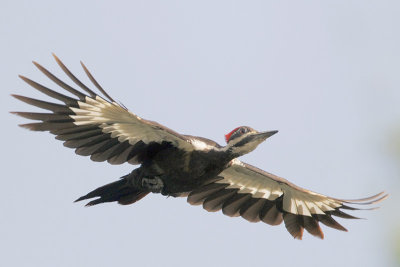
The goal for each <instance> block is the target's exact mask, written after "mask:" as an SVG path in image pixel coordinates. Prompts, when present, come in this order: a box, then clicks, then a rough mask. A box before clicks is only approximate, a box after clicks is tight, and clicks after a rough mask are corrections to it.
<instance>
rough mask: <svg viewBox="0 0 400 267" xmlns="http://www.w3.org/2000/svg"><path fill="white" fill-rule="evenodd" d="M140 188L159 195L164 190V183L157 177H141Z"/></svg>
mask: <svg viewBox="0 0 400 267" xmlns="http://www.w3.org/2000/svg"><path fill="white" fill-rule="evenodd" d="M141 180H142V181H141V183H142V187H144V188H146V189H148V190H149V191H151V192H153V193H161V191H162V189H163V188H164V182H163V181H162V180H161V178H160V177H158V176H153V177H142V179H141Z"/></svg>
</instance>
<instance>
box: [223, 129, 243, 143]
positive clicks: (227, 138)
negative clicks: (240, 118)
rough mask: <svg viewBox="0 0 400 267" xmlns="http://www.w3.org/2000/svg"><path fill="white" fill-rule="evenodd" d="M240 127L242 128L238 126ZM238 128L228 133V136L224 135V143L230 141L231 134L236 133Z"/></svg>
mask: <svg viewBox="0 0 400 267" xmlns="http://www.w3.org/2000/svg"><path fill="white" fill-rule="evenodd" d="M240 127H243V126H240ZM240 127H237V128H235V129H233V130H232V131H231V132H230V133H228V134H226V135H225V141H226V142H227V143H228V141H229V139H231V136H232V134H233V133H234V132H236V130H237V129H239V128H240Z"/></svg>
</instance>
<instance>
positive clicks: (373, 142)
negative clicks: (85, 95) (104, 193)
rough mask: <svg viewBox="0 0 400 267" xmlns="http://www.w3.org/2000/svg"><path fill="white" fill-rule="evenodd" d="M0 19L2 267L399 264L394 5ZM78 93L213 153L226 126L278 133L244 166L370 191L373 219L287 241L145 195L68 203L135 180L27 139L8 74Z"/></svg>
mask: <svg viewBox="0 0 400 267" xmlns="http://www.w3.org/2000/svg"><path fill="white" fill-rule="evenodd" d="M1 6H2V8H1V10H0V36H1V42H0V48H1V49H0V58H1V62H0V73H1V80H0V81H1V82H0V87H1V91H0V92H1V97H0V101H1V105H0V109H1V110H0V111H1V112H0V116H1V122H2V125H3V126H2V131H1V137H2V140H3V141H2V153H1V155H0V156H1V162H2V175H1V178H0V211H1V217H0V236H1V238H0V251H1V255H2V256H1V257H0V265H1V266H119V265H120V266H127V265H130V266H188V265H190V266H256V265H258V266H267V265H268V266H276V265H279V266H289V265H291V266H293V265H296V266H317V265H318V266H320V265H324V266H400V256H399V255H400V225H399V223H400V218H399V217H400V213H399V208H398V206H397V205H398V203H399V201H400V199H399V191H400V182H399V177H400V75H399V70H400V52H399V51H400V50H399V47H400V27H399V26H400V17H399V15H398V13H399V8H400V2H399V1H394V0H393V1H385V0H383V1H366V0H363V1H361V0H359V1H353V0H346V1H342V0H339V1H64V2H63V3H60V2H58V1H10V0H3V1H2V5H1ZM52 52H54V53H56V54H57V55H58V56H59V57H60V58H61V59H62V60H63V61H64V63H65V64H66V65H67V66H68V67H69V68H70V70H71V71H72V72H73V73H74V74H75V75H76V76H77V77H78V78H79V79H81V80H82V81H85V82H86V83H87V84H88V85H89V81H88V79H87V78H86V77H85V75H84V72H83V70H82V69H81V67H80V65H79V60H82V61H83V62H84V63H85V64H86V65H87V66H88V68H89V69H90V70H91V71H92V73H93V75H94V76H95V78H96V79H97V80H98V81H99V83H100V84H102V86H103V87H104V88H105V89H106V90H108V92H109V94H110V95H111V96H113V97H114V98H115V99H118V100H120V101H121V102H123V103H124V104H125V105H126V106H127V107H128V108H129V109H130V110H131V111H133V112H135V113H136V114H138V115H139V116H141V117H144V118H147V119H151V120H156V121H158V122H160V123H162V124H164V125H166V126H168V127H170V128H172V129H174V130H176V131H178V132H180V133H187V134H194V135H200V136H204V137H208V138H210V139H213V140H215V141H217V142H219V143H220V144H224V139H223V138H224V134H226V133H228V132H229V131H231V130H232V129H233V128H235V127H237V126H240V125H249V126H251V127H253V128H255V129H257V130H275V129H277V130H279V134H277V135H275V136H274V137H273V138H271V139H268V141H267V142H266V143H264V144H262V145H261V146H259V147H258V148H257V150H256V151H254V152H253V153H251V154H249V155H247V156H245V157H243V159H242V160H243V161H246V162H249V163H251V164H254V165H256V166H258V167H260V168H261V169H264V170H267V171H269V172H272V173H274V174H277V175H280V176H282V177H285V178H287V179H289V180H290V181H292V182H293V183H295V184H297V185H299V186H302V187H305V188H307V189H310V190H314V191H316V192H320V193H323V194H326V195H329V196H333V197H338V198H360V197H365V196H369V195H372V194H375V193H378V192H380V191H382V190H386V191H387V192H388V193H389V194H390V198H389V199H387V200H386V201H384V202H382V203H380V204H379V206H381V208H380V209H378V210H374V211H362V212H361V211H360V212H355V213H353V214H354V215H356V216H359V217H362V218H366V219H367V220H345V219H338V221H339V222H340V223H341V224H343V225H344V226H345V227H346V228H347V229H349V232H347V233H346V232H339V231H336V230H332V229H328V228H326V227H323V231H324V232H325V239H324V240H319V239H316V238H314V237H312V236H310V235H309V234H308V233H305V235H304V239H303V240H302V241H298V240H293V238H292V237H291V235H290V234H289V233H287V232H286V229H285V227H284V226H283V225H280V226H277V227H272V226H269V225H266V224H263V223H258V224H251V223H249V222H247V221H245V220H243V219H241V218H229V217H226V216H224V215H222V213H214V214H212V213H208V212H206V211H204V210H203V209H202V208H201V207H191V206H190V205H189V204H187V203H186V200H185V199H174V198H168V199H166V198H165V197H163V196H160V195H151V196H148V197H146V198H145V199H143V200H141V201H140V202H138V203H136V204H135V205H131V206H119V205H116V204H105V205H99V206H96V207H92V208H84V207H83V204H82V203H76V204H74V203H73V200H75V199H76V198H78V197H79V196H81V195H83V194H86V193H87V192H89V191H91V190H92V189H94V188H97V187H98V186H101V185H103V184H106V183H109V182H112V181H114V180H116V179H118V178H119V177H121V176H123V175H125V174H127V173H128V172H130V171H131V170H132V169H133V168H135V166H132V165H128V164H125V165H122V166H111V165H109V164H107V163H95V162H91V161H90V159H89V158H87V157H81V156H77V155H75V154H74V151H73V150H71V149H67V148H65V147H63V145H62V143H61V142H59V141H57V140H55V139H54V137H53V136H52V135H50V134H48V133H37V132H29V131H27V130H25V129H22V128H19V127H18V126H17V124H20V123H26V122H27V120H24V119H22V118H18V117H16V116H13V115H12V114H9V113H8V112H9V111H31V110H33V109H32V108H31V107H29V106H27V105H25V104H23V103H21V102H18V101H17V100H15V99H13V98H11V96H10V94H11V93H16V94H22V95H27V96H30V97H36V98H40V99H47V98H46V97H45V96H42V95H41V94H40V93H38V92H36V91H35V90H34V89H32V88H31V87H29V86H28V85H27V84H24V83H23V82H22V81H21V80H20V79H19V78H18V77H17V75H18V74H23V75H26V76H27V77H29V78H31V79H33V80H35V81H37V82H40V83H42V84H44V85H46V86H49V87H51V88H57V86H56V85H55V84H53V83H52V82H51V81H49V80H48V79H47V78H46V77H44V75H43V74H41V73H40V72H39V71H38V70H37V69H36V68H35V67H34V66H33V65H32V64H31V60H36V61H38V62H39V63H40V64H42V65H43V66H45V67H46V68H48V69H49V70H50V71H52V72H53V73H54V74H56V75H58V76H59V77H60V78H62V79H65V80H66V81H67V83H69V84H72V82H70V81H69V80H68V78H67V77H66V76H65V74H64V73H62V71H61V70H60V69H59V67H58V66H57V64H56V63H55V61H54V60H53V58H52V56H51V53H52Z"/></svg>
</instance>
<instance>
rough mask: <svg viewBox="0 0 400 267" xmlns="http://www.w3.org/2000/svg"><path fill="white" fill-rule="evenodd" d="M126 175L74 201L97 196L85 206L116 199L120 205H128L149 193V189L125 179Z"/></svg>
mask: <svg viewBox="0 0 400 267" xmlns="http://www.w3.org/2000/svg"><path fill="white" fill-rule="evenodd" d="M127 176H128V175H127ZM127 176H124V177H122V178H121V179H120V180H118V181H116V182H113V183H109V184H106V185H103V186H101V187H99V188H97V189H95V190H93V191H92V192H90V193H88V194H86V195H84V196H82V197H80V198H78V199H77V200H75V202H77V201H81V200H85V199H90V198H95V197H97V199H95V200H92V201H90V202H89V203H87V204H86V206H93V205H97V204H100V203H104V202H114V201H118V203H119V204H122V205H129V204H132V203H135V202H136V201H138V200H140V199H142V198H144V197H145V196H146V195H147V194H148V193H150V192H149V191H144V190H142V189H138V188H135V187H133V186H132V185H131V184H130V183H129V182H128V181H127V179H126V177H127Z"/></svg>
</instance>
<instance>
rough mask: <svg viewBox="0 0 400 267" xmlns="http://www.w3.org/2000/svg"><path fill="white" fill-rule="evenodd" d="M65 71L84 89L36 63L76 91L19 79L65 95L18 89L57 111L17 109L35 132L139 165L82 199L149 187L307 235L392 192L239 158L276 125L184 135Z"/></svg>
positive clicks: (123, 200)
mask: <svg viewBox="0 0 400 267" xmlns="http://www.w3.org/2000/svg"><path fill="white" fill-rule="evenodd" d="M55 58H56V61H57V63H58V64H59V65H60V67H61V68H62V69H63V71H64V72H65V73H66V74H67V76H69V78H71V80H72V81H73V82H74V83H75V84H76V85H78V86H79V87H80V88H81V89H82V90H83V91H84V92H85V93H83V92H81V91H78V90H76V89H74V88H73V87H71V86H70V85H68V84H66V83H64V82H63V81H61V80H60V79H58V78H57V77H55V76H54V75H53V74H51V73H50V72H49V71H47V70H46V69H45V68H43V67H42V66H40V65H39V64H37V63H35V62H34V63H35V65H36V66H37V67H38V68H39V70H41V71H42V72H43V73H44V74H45V75H46V76H47V77H48V78H50V79H51V80H52V81H54V82H55V83H56V84H57V85H59V86H60V87H62V88H63V89H64V90H66V91H68V92H69V93H71V94H72V95H74V96H75V97H69V96H66V95H64V94H60V93H58V92H56V91H54V90H51V89H49V88H47V87H44V86H42V85H40V84H38V83H36V82H34V81H32V80H30V79H28V78H25V77H23V76H21V78H22V79H23V80H24V81H25V82H27V83H28V84H30V85H31V86H33V87H34V88H36V89H37V90H39V91H41V92H42V93H44V94H46V95H48V96H50V97H52V98H55V99H57V100H60V101H61V102H63V104H55V103H50V102H45V101H41V100H36V99H32V98H28V97H24V96H18V95H14V97H16V98H17V99H19V100H21V101H23V102H26V103H28V104H30V105H33V106H36V107H39V108H42V109H46V110H49V111H51V113H32V112H15V113H16V114H17V115H20V116H22V117H25V118H28V119H33V120H38V121H40V122H37V123H30V124H24V125H22V126H23V127H25V128H28V129H31V130H35V131H49V132H51V133H53V134H55V135H56V138H57V139H59V140H62V141H65V142H64V145H65V146H67V147H70V148H74V149H75V151H76V153H77V154H80V155H84V156H90V157H91V159H92V160H93V161H108V162H109V163H111V164H122V163H125V162H128V163H131V164H140V167H138V168H136V169H134V170H133V171H132V172H131V173H130V174H127V175H125V176H123V177H122V178H121V179H120V180H118V181H116V182H113V183H110V184H107V185H105V186H102V187H99V188H97V189H96V190H94V191H92V192H90V193H88V194H87V195H85V196H83V197H81V198H79V199H78V201H80V200H84V199H91V198H96V199H94V200H92V201H91V202H89V203H88V205H95V204H99V203H103V202H113V201H117V202H118V203H120V204H132V203H134V202H136V201H138V200H140V199H141V198H143V197H144V196H146V195H147V194H149V193H151V192H152V193H162V194H163V195H167V196H174V197H178V196H180V197H182V196H187V197H188V202H189V203H190V204H193V205H199V204H202V205H203V207H204V208H205V209H206V210H208V211H218V210H222V212H223V213H224V214H226V215H228V216H242V217H243V218H245V219H247V220H249V221H251V222H257V221H263V222H265V223H268V224H271V225H277V224H280V223H281V222H282V221H284V222H285V226H286V228H287V229H288V231H289V232H290V233H291V234H292V235H293V236H294V237H295V238H301V237H302V234H303V230H304V229H306V230H307V231H308V232H309V233H311V234H313V235H315V236H318V237H320V238H323V233H322V231H321V228H320V226H319V224H318V222H322V223H323V224H325V225H327V226H329V227H333V228H335V229H338V230H346V229H345V228H344V227H343V226H341V225H340V224H339V223H337V222H336V221H335V220H334V219H333V218H332V216H338V217H343V218H355V217H353V216H351V215H348V214H347V213H344V212H343V211H341V209H348V210H354V209H357V208H353V207H349V206H348V204H364V205H365V204H373V203H376V202H378V201H381V200H382V199H384V198H386V196H387V195H385V194H384V193H379V194H377V195H375V196H372V197H369V198H364V199H358V200H343V199H336V198H331V197H328V196H324V195H322V194H318V193H315V192H312V191H309V190H306V189H303V188H300V187H298V186H296V185H294V184H292V183H290V182H289V181H287V180H285V179H283V178H280V177H278V176H275V175H273V174H270V173H267V172H265V171H262V170H260V169H258V168H256V167H254V166H251V165H249V164H246V163H242V162H240V161H239V160H238V159H237V158H238V157H240V156H242V155H244V154H246V153H249V152H251V151H253V150H254V149H255V148H256V147H257V146H258V145H259V144H260V143H262V142H263V141H265V140H266V139H267V138H268V137H270V136H272V135H274V134H275V133H276V132H277V131H269V132H257V131H255V130H254V129H252V128H250V127H247V126H241V127H238V128H236V129H234V130H233V131H231V132H230V133H229V134H227V135H226V141H227V144H226V145H225V146H221V145H219V144H217V143H216V142H214V141H212V140H209V139H206V138H203V137H196V136H191V135H181V134H179V133H177V132H175V131H173V130H171V129H169V128H167V127H165V126H163V125H160V124H159V123H157V122H153V121H148V120H145V119H142V118H140V117H139V116H137V115H135V114H133V113H131V112H130V111H128V110H127V109H126V108H125V107H124V106H122V105H120V104H118V103H117V102H116V101H114V100H113V99H112V98H111V97H110V96H109V95H108V94H107V93H106V92H105V91H104V89H103V88H101V86H100V85H99V84H98V83H97V81H96V80H95V79H94V78H93V76H92V75H91V74H90V73H89V71H88V70H87V69H86V67H85V66H84V65H83V64H82V66H83V68H84V70H85V72H86V74H87V75H88V77H89V78H90V80H91V81H92V82H93V84H94V85H95V86H96V87H97V88H98V89H99V91H100V92H101V93H102V94H103V95H104V97H105V98H103V97H101V96H99V95H98V94H96V93H95V92H93V91H92V90H91V89H89V88H88V87H87V86H86V85H84V84H83V83H82V82H81V81H79V80H78V79H77V78H76V77H75V76H74V75H73V74H72V73H71V72H70V71H69V70H68V69H67V68H66V67H65V65H64V64H63V63H62V62H61V61H60V60H59V59H58V58H57V57H55Z"/></svg>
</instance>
